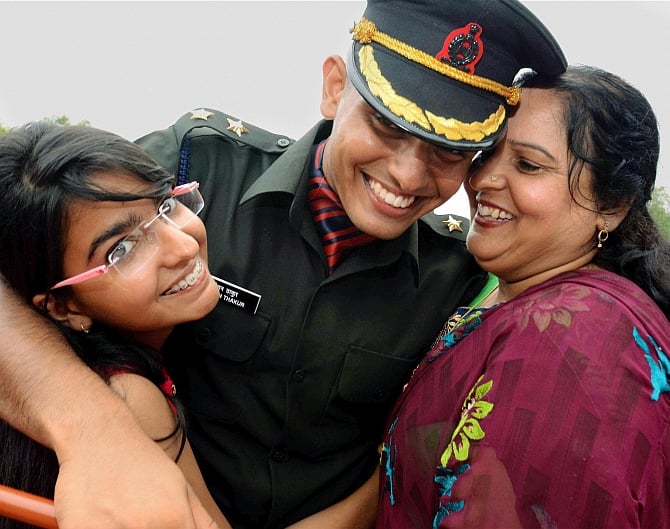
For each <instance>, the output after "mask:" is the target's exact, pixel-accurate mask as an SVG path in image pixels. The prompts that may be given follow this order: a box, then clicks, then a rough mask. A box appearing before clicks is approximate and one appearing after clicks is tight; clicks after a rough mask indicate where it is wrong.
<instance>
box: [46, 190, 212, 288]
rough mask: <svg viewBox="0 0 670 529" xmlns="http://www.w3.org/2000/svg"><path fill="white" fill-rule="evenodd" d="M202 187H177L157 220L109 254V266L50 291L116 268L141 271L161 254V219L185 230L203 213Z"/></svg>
mask: <svg viewBox="0 0 670 529" xmlns="http://www.w3.org/2000/svg"><path fill="white" fill-rule="evenodd" d="M199 187H200V184H198V182H190V183H188V184H184V185H181V186H177V187H175V188H174V189H173V190H172V192H171V193H170V196H169V197H167V198H166V199H165V200H163V201H162V202H161V203H160V205H159V206H158V213H157V214H156V216H155V217H154V218H152V219H151V220H148V221H146V222H143V223H142V224H140V225H139V226H137V228H135V229H134V230H133V231H132V232H131V233H130V234H129V235H127V236H126V237H124V238H123V239H122V240H120V241H119V242H118V243H116V244H115V245H114V248H112V250H111V251H110V252H109V253H108V254H107V261H108V263H107V264H104V265H100V266H96V267H95V268H91V269H90V270H87V271H85V272H82V273H81V274H77V275H74V276H72V277H69V278H67V279H64V280H63V281H60V282H59V283H56V284H55V285H54V286H52V287H51V289H50V290H54V289H56V288H60V287H64V286H68V285H76V284H77V283H82V282H84V281H88V280H89V279H92V278H94V277H98V276H101V275H105V274H107V273H108V272H109V271H110V270H111V269H112V268H116V270H117V271H118V272H119V273H120V274H121V275H124V276H128V275H132V274H134V273H136V272H138V271H139V270H140V269H141V268H142V266H144V264H146V263H147V262H148V260H149V259H150V258H151V257H152V256H153V255H154V254H155V253H156V252H157V251H158V247H159V244H158V243H159V241H158V235H157V234H156V231H155V228H154V224H155V223H156V221H157V220H158V219H162V220H163V221H164V222H166V223H167V224H169V225H171V226H173V227H175V228H178V229H182V228H183V227H184V226H186V225H187V224H188V223H189V222H191V221H192V220H193V219H194V218H195V217H197V216H198V214H199V213H200V212H201V211H202V208H203V207H204V205H205V201H204V199H203V198H202V195H201V194H200V191H199V190H198V188H199Z"/></svg>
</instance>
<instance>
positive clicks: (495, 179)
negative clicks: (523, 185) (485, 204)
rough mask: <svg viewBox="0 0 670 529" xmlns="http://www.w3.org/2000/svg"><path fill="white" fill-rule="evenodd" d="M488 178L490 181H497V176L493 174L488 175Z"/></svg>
mask: <svg viewBox="0 0 670 529" xmlns="http://www.w3.org/2000/svg"><path fill="white" fill-rule="evenodd" d="M489 178H490V179H491V182H497V181H498V177H497V176H495V175H491V176H489Z"/></svg>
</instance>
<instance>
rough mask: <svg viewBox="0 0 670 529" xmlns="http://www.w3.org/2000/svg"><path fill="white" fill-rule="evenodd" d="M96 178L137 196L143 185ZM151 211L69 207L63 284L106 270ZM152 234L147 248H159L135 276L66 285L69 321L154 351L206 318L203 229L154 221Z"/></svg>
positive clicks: (148, 207)
mask: <svg viewBox="0 0 670 529" xmlns="http://www.w3.org/2000/svg"><path fill="white" fill-rule="evenodd" d="M99 178H100V182H99V183H102V184H103V185H104V187H105V188H106V189H109V190H113V191H122V192H129V193H141V192H142V191H143V190H144V189H145V188H146V185H147V184H146V182H143V181H141V180H139V179H137V178H134V177H131V176H128V175H124V174H110V173H103V174H101V175H100V177H99ZM108 182H109V183H108ZM157 207H158V203H157V202H156V201H154V200H151V199H142V200H135V201H131V202H88V201H78V202H75V203H73V204H72V205H71V206H70V211H69V228H68V232H67V237H66V243H65V253H64V259H63V270H64V273H65V277H70V276H73V275H76V274H79V273H81V272H83V271H86V270H89V269H91V268H94V267H96V266H100V265H103V264H108V260H107V258H108V255H109V253H110V252H111V251H112V249H114V248H117V250H116V251H118V242H119V241H120V240H121V239H123V238H124V237H126V236H127V235H129V234H130V233H131V232H133V230H134V228H135V227H137V226H138V225H139V224H140V223H142V222H146V221H148V220H151V219H152V218H154V217H155V216H156V213H157ZM181 207H184V206H181ZM152 226H153V228H154V230H153V233H154V234H155V235H156V238H157V240H155V241H152V242H151V243H148V244H153V245H157V246H155V251H149V252H145V253H144V254H142V262H141V263H140V265H141V266H137V267H135V268H138V269H136V270H133V271H131V272H129V273H123V272H119V271H118V270H117V269H116V268H113V269H112V270H110V272H109V273H107V274H106V275H103V276H100V277H96V278H93V279H89V280H87V281H83V282H81V283H78V284H75V285H72V286H70V287H69V288H70V293H69V294H67V298H66V300H65V302H66V304H67V308H68V310H69V311H70V313H74V314H79V315H81V316H82V317H87V318H90V320H92V322H96V321H97V322H101V323H104V324H106V325H108V326H110V327H114V328H116V329H118V330H119V331H121V332H122V334H124V335H125V336H128V337H129V338H131V339H134V340H136V341H137V342H139V343H142V344H144V345H147V346H150V347H154V348H160V347H161V346H162V345H163V343H164V341H165V340H166V339H167V337H168V335H169V334H170V332H171V331H172V329H173V327H174V326H175V325H177V324H178V323H183V322H186V321H192V320H196V319H199V318H201V317H203V316H205V315H206V314H207V313H209V312H210V311H211V310H212V309H213V308H214V306H215V305H216V303H217V301H218V299H219V295H218V288H217V285H216V283H214V280H213V279H212V277H211V276H210V274H209V269H208V267H207V234H206V232H205V226H204V224H203V223H202V221H201V220H200V219H199V218H198V217H196V216H194V217H193V218H192V220H190V221H189V222H188V223H187V224H185V225H184V226H182V227H181V228H178V227H176V226H173V225H171V224H170V223H169V222H166V221H164V220H162V219H158V220H156V221H155V222H154V223H153V225H152ZM74 320H76V319H75V318H71V319H70V322H72V321H74ZM71 326H72V327H74V328H76V325H72V323H71ZM76 330H78V329H76Z"/></svg>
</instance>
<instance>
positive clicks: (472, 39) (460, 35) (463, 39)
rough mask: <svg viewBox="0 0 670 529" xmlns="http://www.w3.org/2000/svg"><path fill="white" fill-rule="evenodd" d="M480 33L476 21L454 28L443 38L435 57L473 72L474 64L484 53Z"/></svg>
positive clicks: (470, 72)
mask: <svg viewBox="0 0 670 529" xmlns="http://www.w3.org/2000/svg"><path fill="white" fill-rule="evenodd" d="M481 34H482V27H481V25H479V24H478V23H477V22H470V23H469V24H467V25H465V26H463V27H462V28H458V29H455V30H454V31H452V32H451V33H449V35H447V38H446V39H444V45H443V46H442V49H441V50H440V51H439V52H438V53H437V55H436V56H435V58H436V59H437V60H438V61H441V62H443V63H447V64H451V65H452V66H455V67H456V68H459V69H461V70H464V71H466V72H468V73H469V74H474V73H475V66H476V65H477V63H478V62H479V60H480V59H481V58H482V55H483V54H484V43H483V42H482V41H481V39H480V35H481Z"/></svg>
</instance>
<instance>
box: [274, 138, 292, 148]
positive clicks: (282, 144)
mask: <svg viewBox="0 0 670 529" xmlns="http://www.w3.org/2000/svg"><path fill="white" fill-rule="evenodd" d="M277 145H279V146H280V147H288V146H289V145H291V142H290V141H289V140H288V139H287V138H279V139H278V140H277Z"/></svg>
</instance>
